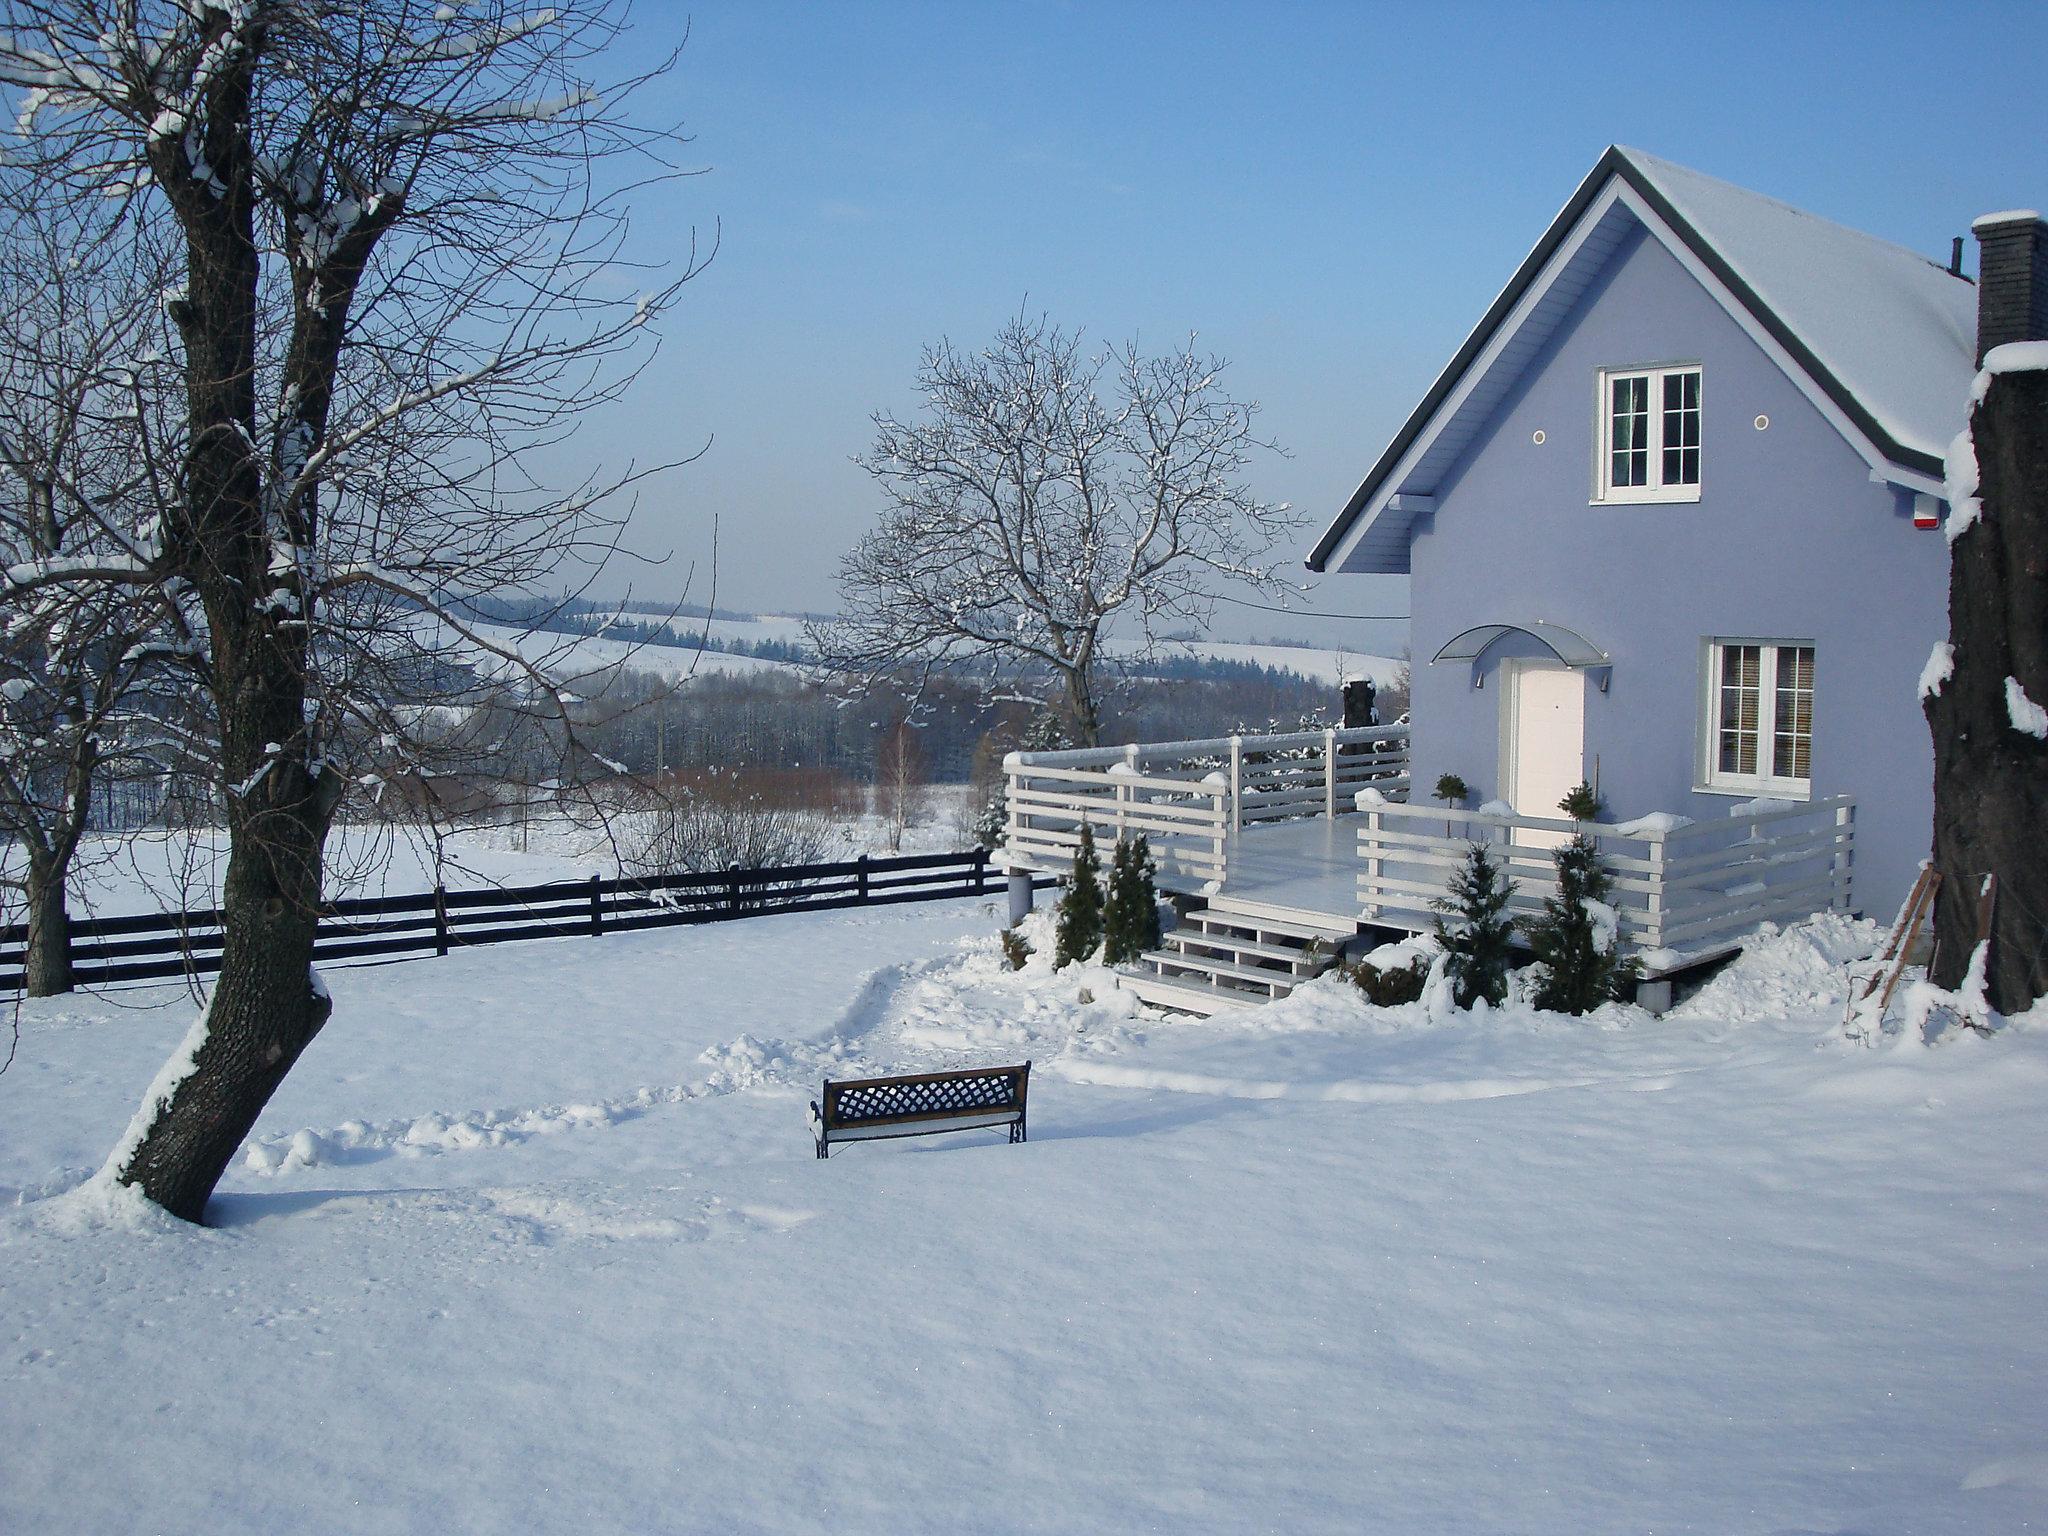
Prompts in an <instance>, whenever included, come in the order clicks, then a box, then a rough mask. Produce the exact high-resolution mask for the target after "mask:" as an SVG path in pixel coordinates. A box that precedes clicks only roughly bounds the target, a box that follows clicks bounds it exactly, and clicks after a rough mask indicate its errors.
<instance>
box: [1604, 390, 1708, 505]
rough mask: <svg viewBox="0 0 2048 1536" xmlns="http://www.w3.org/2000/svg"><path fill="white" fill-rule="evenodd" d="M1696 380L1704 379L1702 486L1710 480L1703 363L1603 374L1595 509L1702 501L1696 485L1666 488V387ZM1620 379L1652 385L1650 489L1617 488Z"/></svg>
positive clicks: (1700, 446) (1701, 440)
mask: <svg viewBox="0 0 2048 1536" xmlns="http://www.w3.org/2000/svg"><path fill="white" fill-rule="evenodd" d="M1688 373H1690V374H1695V375H1697V376H1698V378H1699V381H1700V383H1699V400H1700V427H1701V431H1700V445H1699V454H1700V480H1701V481H1704V480H1705V479H1706V477H1707V474H1706V471H1707V455H1706V430H1705V428H1706V403H1707V380H1706V370H1705V369H1704V368H1702V367H1701V366H1700V365H1699V364H1698V363H1657V364H1654V365H1651V366H1638V367H1634V368H1602V369H1601V370H1600V371H1599V374H1598V376H1597V377H1596V378H1595V379H1594V381H1593V504H1594V505H1595V506H1600V505H1604V504H1607V503H1612V502H1645V501H1666V502H1671V501H1698V500H1699V499H1700V487H1699V484H1698V483H1694V484H1692V485H1666V484H1664V381H1665V380H1666V379H1667V378H1670V377H1672V376H1673V375H1674V374H1688ZM1616 379H1647V380H1648V381H1649V397H1650V398H1649V405H1650V442H1649V472H1650V478H1649V483H1648V484H1646V485H1615V484H1613V483H1612V479H1611V477H1612V475H1613V473H1614V454H1613V441H1612V439H1613V436H1614V411H1613V406H1612V403H1611V402H1612V399H1613V393H1614V390H1613V385H1614V381H1615V380H1616Z"/></svg>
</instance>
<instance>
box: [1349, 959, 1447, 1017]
mask: <svg viewBox="0 0 2048 1536" xmlns="http://www.w3.org/2000/svg"><path fill="white" fill-rule="evenodd" d="M1347 974H1348V975H1349V976H1350V978H1351V984H1352V985H1353V986H1355V987H1357V988H1358V990H1359V991H1360V992H1362V993H1364V994H1365V1000H1366V1001H1367V1002H1368V1003H1371V1004H1372V1005H1373V1006H1374V1007H1375V1008H1398V1007H1400V1006H1401V1004H1403V1003H1415V1002H1420V1001H1421V1000H1422V987H1423V984H1424V983H1425V982H1426V981H1428V980H1429V961H1428V959H1427V958H1426V957H1425V956H1422V955H1416V956H1415V957H1414V958H1413V959H1412V960H1410V961H1409V962H1408V963H1407V964H1406V965H1387V966H1379V965H1374V964H1373V963H1372V962H1371V961H1370V960H1361V961H1359V963H1358V964H1357V965H1355V966H1352V967H1351V968H1350V969H1349V971H1348V973H1347Z"/></svg>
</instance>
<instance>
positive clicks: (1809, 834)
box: [1008, 148, 2048, 1011]
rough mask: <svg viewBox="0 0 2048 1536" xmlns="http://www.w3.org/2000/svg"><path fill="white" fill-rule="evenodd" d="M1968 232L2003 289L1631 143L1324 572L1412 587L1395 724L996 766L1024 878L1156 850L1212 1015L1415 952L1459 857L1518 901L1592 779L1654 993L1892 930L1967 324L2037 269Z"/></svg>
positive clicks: (1985, 318)
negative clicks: (1843, 924) (1751, 952)
mask: <svg viewBox="0 0 2048 1536" xmlns="http://www.w3.org/2000/svg"><path fill="white" fill-rule="evenodd" d="M1977 233H1978V237H1979V239H1980V241H1981V243H1982V261H1981V264H1982V267H1983V269H1984V273H1985V275H1986V281H1985V282H1984V283H1983V285H1982V287H1981V290H1980V289H1979V288H1978V287H1977V286H1975V285H1973V284H1972V283H1970V282H1969V281H1968V280H1967V279H1965V278H1964V277H1962V276H1961V275H1960V273H1959V271H1957V270H1955V267H1956V266H1959V265H1960V262H1959V260H1958V261H1956V262H1955V263H1954V265H1952V266H1951V267H1944V266H1943V265H1941V264H1940V263H1938V262H1935V261H1930V260H1928V259H1927V258H1925V257H1923V256H1921V255H1919V254H1917V253H1915V252H1913V251H1909V250H1904V249H1902V248H1900V247H1898V246H1894V245H1890V244H1887V243H1886V242H1884V241H1881V240H1876V239H1873V238H1872V237H1870V236H1868V235H1864V234H1859V233H1858V232H1856V231H1854V230H1850V229H1844V228H1842V227H1840V226H1839V225H1835V224H1830V223H1828V222H1826V221H1824V220H1821V219H1817V218H1814V217H1812V216H1811V215H1809V214H1805V213H1802V212H1800V211H1799V210H1798V209H1795V208H1790V207H1787V206H1786V205H1785V204H1783V203H1778V202H1774V201H1772V200H1771V199H1769V198H1765V197H1761V196H1759V195H1757V194H1755V193H1752V192H1747V191H1744V190H1743V189H1741V188H1739V187H1734V186H1730V185H1728V184H1727V183H1725V182H1720V181H1716V180H1713V179H1712V178H1710V177H1706V176H1702V175H1700V174H1699V173H1697V172H1695V171H1690V170H1686V169H1684V168H1683V167H1680V166H1676V165H1672V164H1670V163H1668V162H1666V161H1662V160H1658V159H1656V158H1654V157H1652V156H1649V155H1645V154H1642V153H1640V152H1638V151H1635V150H1629V149H1619V148H1616V149H1610V150H1609V151H1608V152H1607V153H1606V154H1605V155H1603V156H1602V157H1601V159H1600V162H1599V163H1598V164H1597V165H1596V166H1595V167H1594V168H1593V171H1592V173H1591V174H1590V175H1589V176H1587V177H1586V179H1585V180H1584V181H1583V182H1582V183H1581V184H1580V186H1579V188H1578V190H1577V191H1576V192H1574V193H1573V194H1572V197H1571V200H1570V201H1569V202H1568V203H1566V205H1565V207H1564V210H1563V211H1562V212H1561V213H1560V214H1559V215H1558V216H1557V218H1556V220H1555V221H1554V222H1553V223H1552V224H1551V226H1550V228H1549V229H1548V230H1546V231H1545V232H1544V234H1543V237H1542V239H1541V240H1540V241H1538V243H1537V245H1536V247H1535V249H1534V250H1533V251H1531V252H1530V254H1529V256H1528V258H1527V259H1526V260H1525V261H1524V262H1523V263H1522V265H1521V266H1520V268H1519V269H1518V270H1517V271H1516V272H1515V273H1514V275H1513V277H1512V278H1511V279H1510V281H1509V282H1508V285H1507V287H1506V288H1505V290H1503V291H1502V293H1501V294H1500V296H1499V297H1498V298H1497V299H1496V300H1495V301H1494V302H1493V305H1492V306H1491V307H1490V308H1489V309H1488V310H1487V312H1486V314H1485V316H1484V318H1483V319H1481V321H1480V322H1479V325H1478V327H1477V328H1476V329H1475V330H1474V331H1473V332H1472V334H1471V336H1470V337H1468V338H1467V340H1466V341H1465V344H1464V345H1463V346H1462V347H1461V348H1459V350H1458V353H1457V355H1456V356H1455V357H1454V358H1453V359H1452V360H1451V363H1450V365H1449V366H1448V367H1447V368H1446V369H1445V370H1444V372H1443V374H1442V375H1441V376H1440V377H1439V378H1438V379H1437V380H1436V382H1435V383H1434V384H1433V385H1432V386H1431V387H1430V390H1429V392H1428V394H1427V395H1425V396H1424V398H1423V400H1422V402H1421V403H1420V404H1419V405H1418V406H1417V407H1416V409H1415V411H1414V413H1413V414H1412V415H1411V416H1410V417H1409V418H1408V421H1407V423H1406V425H1404V426H1403V427H1402V429H1401V431H1400V433H1399V434H1398V435H1397V436H1396V437H1395V439H1394V441H1393V442H1392V444H1390V445H1389V446H1388V448H1387V449H1386V451H1385V452H1384V453H1383V454H1381V455H1380V457H1379V460H1378V462H1377V463H1376V464H1374V465H1373V467H1372V469H1371V471H1370V473H1368V474H1367V475H1366V477H1365V480H1364V482H1363V483H1362V484H1361V485H1360V486H1359V488H1358V491H1357V494H1355V495H1354V496H1353V497H1352V498H1351V500H1350V502H1349V503H1348V504H1347V505H1346V506H1345V508H1344V510H1343V511H1342V513H1341V514H1340V515H1339V516H1338V517H1337V518H1336V520H1335V521H1334V522H1332V523H1331V525H1330V526H1329V528H1328V529H1327V530H1326V531H1325V532H1324V534H1323V535H1322V537H1321V539H1320V540H1319V541H1318V542H1317V544H1316V546H1315V548H1314V550H1313V552H1312V553H1311V554H1310V556H1309V559H1308V564H1309V566H1310V568H1311V569H1314V570H1318V571H1326V572H1330V573H1333V574H1334V573H1342V572H1374V573H1381V574H1401V575H1406V576H1408V577H1409V579H1410V602H1411V608H1410V612H1411V614H1412V619H1411V629H1410V643H1411V647H1412V654H1413V656H1414V660H1415V665H1414V680H1413V706H1412V714H1411V718H1412V720H1413V725H1412V727H1410V728H1406V729H1394V730H1387V729H1379V730H1356V731H1328V732H1321V733H1311V734H1305V735H1293V736H1286V737H1270V738H1241V739H1240V738H1232V739H1229V740H1226V741H1217V742H1167V743H1152V744H1143V743H1139V744H1132V745H1130V746H1127V747H1123V748H1114V749H1101V750H1095V751H1088V752H1070V753H1051V754H1046V753H1039V754H1013V755H1012V757H1011V759H1010V761H1009V764H1008V770H1009V775H1010V808H1011V815H1010V841H1009V846H1008V858H1009V861H1010V863H1011V865H1012V867H1013V869H1014V870H1016V871H1018V872H1020V874H1021V873H1024V872H1028V871H1030V870H1034V869H1037V870H1045V869H1052V870H1061V869H1063V868H1064V867H1066V865H1067V864H1068V863H1069V862H1070V860H1071V856H1072V849H1073V845H1074V843H1075V842H1076V840H1077V837H1078V828H1079V825H1080V824H1081V823H1082V822H1084V821H1085V822H1087V823H1089V824H1091V825H1092V826H1094V827H1095V829H1096V832H1097V835H1098V836H1114V835H1122V834H1126V833H1130V832H1142V833H1144V834H1145V835H1146V836H1147V837H1148V838H1149V839H1150V840H1151V842H1152V845H1153V849H1154V852H1155V855H1157V856H1158V858H1159V861H1160V867H1161V872H1162V877H1163V883H1165V884H1166V885H1168V886H1171V887H1177V888H1178V889H1179V890H1181V891H1183V892H1186V893H1189V894H1196V893H1199V894H1200V895H1202V896H1204V897H1206V898H1207V906H1206V907H1204V908H1202V909H1200V910H1197V911H1195V912H1193V913H1192V914H1191V916H1190V920H1189V921H1188V923H1187V924H1186V925H1184V927H1183V928H1182V929H1181V930H1179V931H1177V932H1176V933H1175V934H1173V935H1171V936H1169V939H1168V943H1167V948H1166V949H1165V950H1164V951H1162V952H1160V953H1158V954H1155V955H1154V956H1151V957H1149V960H1150V964H1149V967H1148V971H1147V974H1145V975H1143V976H1140V977H1136V978H1133V979H1132V980H1131V982H1130V983H1129V984H1130V985H1132V986H1133V987H1134V989H1135V990H1137V991H1139V992H1140V993H1141V994H1142V995H1145V996H1147V997H1149V998H1152V999H1153V1000H1155V1001H1160V1002H1165V1003H1169V1004H1171V1005H1172V1006H1175V1007H1186V1008H1194V1009H1199V1010H1203V1011H1214V1009H1215V1008H1216V1007H1219V1006H1226V1005H1229V1004H1232V1003H1237V1002H1242V1001H1247V1000H1250V1001H1257V1000H1260V999H1262V998H1264V997H1267V996H1278V995H1281V994H1282V993H1284V992H1285V991H1286V990H1288V989H1289V988H1290V987H1291V985H1292V984H1293V983H1294V982H1295V981H1297V980H1299V979H1300V978H1301V977H1302V976H1304V975H1308V974H1313V972H1314V970H1315V968H1316V967H1317V965H1318V964H1320V963H1323V962H1322V961H1321V960H1319V958H1318V957H1320V956H1325V955H1327V953H1328V952H1329V949H1330V946H1331V943H1332V942H1341V941H1344V940H1347V939H1349V938H1350V937H1351V936H1352V935H1354V934H1356V933H1358V932H1359V931H1360V930H1361V929H1365V930H1372V929H1388V928H1391V929H1408V930H1422V929H1426V928H1428V927H1430V926H1431V924H1432V922H1433V919H1434V915H1435V914H1434V912H1433V910H1432V907H1431V903H1432V901H1433V900H1434V899H1435V898H1437V897H1439V896H1441V895H1442V893H1443V891H1444V888H1445V886H1446V883H1447V881H1448V878H1449V876H1450V873H1451V872H1452V870H1453V869H1455V867H1456V865H1457V863H1458V861H1459V859H1460V858H1461V857H1462V855H1463V853H1464V851H1465V849H1466V847H1467V845H1468V844H1469V843H1470V842H1471V841H1474V840H1478V841H1486V842H1490V843H1493V844H1494V845H1496V846H1497V848H1498V849H1499V850H1500V851H1501V853H1502V855H1503V857H1504V858H1505V859H1506V861H1507V864H1508V868H1509V872H1510V875H1511V877H1512V879H1513V881H1514V884H1515V887H1516V892H1517V896H1516V904H1517V906H1518V907H1519V908H1520V909H1521V910H1522V911H1523V912H1528V911H1531V910H1533V909H1534V908H1535V907H1536V906H1537V904H1538V903H1539V902H1540V901H1541V899H1542V897H1543V896H1544V894H1545V893H1546V891H1547V890H1549V889H1551V888H1552V885H1551V882H1552V877H1553V871H1552V863H1551V853H1552V850H1553V849H1554V848H1555V846H1556V844H1557V843H1559V842H1560V841H1562V840H1563V838H1564V837H1565V836H1567V835H1568V834H1569V833H1570V832H1571V831H1572V830H1573V829H1572V827H1571V824H1570V823H1568V822H1566V821H1564V820H1563V819H1562V816H1561V813H1560V812H1559V810H1558V801H1559V799H1560V798H1561V797H1562V795H1563V794H1564V793H1565V791H1566V790H1568V789H1569V788H1571V787H1572V786H1573V785H1575V784H1577V783H1578V782H1579V781H1580V780H1582V779H1584V780H1588V781H1590V782H1592V783H1593V784H1594V785H1595V786H1596V787H1597V788H1598V790H1599V791H1600V793H1601V795H1602V796H1603V798H1604V799H1605V800H1606V802H1607V804H1608V806H1609V807H1610V808H1611V811H1612V813H1613V817H1614V820H1613V821H1611V822H1610V823H1608V824H1607V825H1605V826H1603V827H1602V828H1601V829H1600V839H1601V842H1602V845H1603V852H1604V853H1605V854H1606V856H1607V859H1608V862H1609V864H1610V866H1611V867H1612V868H1613V869H1614V871H1615V873H1616V877H1617V878H1616V898H1615V905H1616V907H1617V908H1618V915H1619V921H1620V928H1621V933H1622V936H1623V938H1624V940H1625V942H1626V943H1627V944H1628V945H1629V946H1631V947H1632V948H1633V949H1634V950H1635V952H1636V953H1637V955H1638V957H1639V959H1640V961H1641V962H1642V970H1643V975H1644V977H1645V978H1646V982H1647V985H1646V987H1645V990H1644V1000H1645V1001H1646V1002H1648V1003H1650V1005H1651V1006H1657V1005H1659V1004H1660V1003H1661V1002H1663V1001H1668V999H1669V997H1670V995H1671V988H1670V985H1669V982H1668V980H1667V978H1670V977H1673V976H1676V975H1678V974H1680V973H1683V972H1684V971H1686V970H1687V969H1688V968H1690V967H1692V966H1695V965H1697V964H1699V963H1701V962H1703V961H1705V960H1708V959H1711V958H1713V957H1715V956H1718V955H1725V954H1727V953H1728V952H1729V951H1730V950H1732V949H1734V948H1737V947H1739V946H1740V945H1741V943H1742V942H1743V940H1744V939H1745V938H1746V937H1747V936H1748V935H1749V934H1751V933H1753V932H1754V931H1755V929H1756V927H1757V925H1758V924H1759V923H1763V922H1784V921H1789V920H1793V919H1797V918H1799V917H1803V916H1805V915H1807V914H1809V913H1812V912H1816V911H1822V910H1828V909H1835V910H1844V909H1851V908H1855V909H1861V910H1864V911H1867V912H1872V913H1877V914H1880V915H1884V916H1889V915H1890V913H1891V912H1892V911H1893V910H1894V909H1895V908H1896V906H1897V905H1898V903H1899V902H1900V900H1901V899H1902V898H1903V897H1904V895H1905V894H1906V892H1907V890H1908V888H1909V887H1910V886H1911V884H1912V882H1913V878H1914V874H1915V871H1916V869H1917V868H1918V865H1919V863H1920V861H1921V859H1922V858H1923V857H1925V855H1926V853H1927V850H1928V846H1929V842H1930V832H1931V820H1932V803H1931V799H1932V796H1931V782H1932V776H1933V768H1932V750H1931V747H1930V743H1929V739H1928V734H1927V728H1926V725H1925V724H1924V722H1923V720H1922V717H1921V714H1920V709H1919V697H1918V683H1919V678H1920V674H1921V671H1922V668H1923V666H1924V665H1925V663H1926V661H1927V658H1928V654H1929V652H1930V650H1931V649H1932V647H1933V645H1934V643H1935V641H1936V640H1938V639H1940V638H1941V637H1942V636H1943V635H1944V634H1945V633H1946V627H1947V612H1946V609H1947V570H1948V549H1947V544H1946V542H1945V541H1944V539H1943V538H1942V536H1941V533H1940V524H1941V520H1942V517H1943V516H1944V515H1945V512H1946V507H1945V505H1944V503H1943V495H1944V488H1943V459H1944V456H1945V454H1946V451H1947V448H1948V445H1949V443H1950V441H1951V440H1952V439H1953V438H1954V437H1955V435H1956V434H1957V433H1958V432H1960V431H1961V429H1962V427H1963V424H1964V418H1965V411H1966V407H1967V403H1968V396H1969V390H1970V384H1971V379H1972V377H1973V375H1974V371H1975V366H1976V357H1977V355H1978V354H1977V352H1976V349H1975V344H1976V341H1977V338H1978V336H1979V334H1980V332H1981V334H1983V335H1985V336H1989V337H1996V338H1999V339H2009V337H2008V336H2007V334H2006V332H2007V331H2008V330H2009V329H2010V328H2009V327H2006V326H2005V325H2004V321H2003V319H2002V318H2001V316H2000V315H1999V314H1998V313H1997V310H1998V308H1999V306H2001V305H2014V306H2019V307H2022V308H2024V306H2025V305H2026V304H2027V303H2028V302H2030V296H2031V295H2032V294H2033V293H2034V292H2035V291H2036V289H2037V288H2039V287H2040V286H2041V285H2042V284H2044V283H2048V257H2044V256H2043V255H2042V253H2043V252H2044V251H2048V228H2044V227H2043V226H2042V224H2041V221H2040V219H2039V217H2038V216H2037V215H2033V214H2024V215H2018V214H2015V215H2000V216H1996V217H1995V218H1994V219H1992V220H1989V221H1985V220H1980V221H1979V222H1978V225H1977ZM1959 249H1960V248H1959ZM2037 268H2038V269H2037ZM2008 269H2010V270H2008ZM1980 294H1981V303H1980ZM1980 310H1982V311H1983V313H1981V314H1980ZM2012 334H2019V333H2018V332H2012ZM1209 764H1213V765H1214V766H1213V767H1210V766H1208V765H1209ZM1444 774H1454V775H1456V776H1458V777H1459V778H1460V779H1462V780H1463V781H1464V782H1465V783H1466V784H1467V785H1468V786H1469V787H1470V790H1471V795H1470V798H1469V800H1468V801H1467V802H1466V803H1465V804H1464V805H1461V806H1444V805H1441V804H1436V803H1433V802H1432V800H1431V797H1430V795H1429V791H1430V789H1431V788H1432V787H1433V786H1434V785H1435V784H1436V783H1437V781H1438V778H1439V776H1440V775H1444ZM1411 786H1412V789H1413V793H1412V794H1411Z"/></svg>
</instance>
